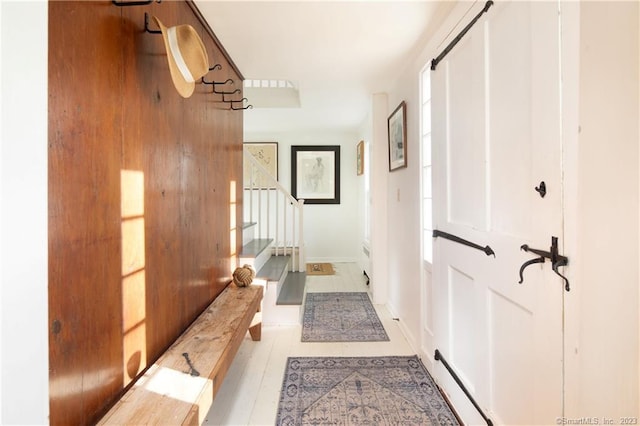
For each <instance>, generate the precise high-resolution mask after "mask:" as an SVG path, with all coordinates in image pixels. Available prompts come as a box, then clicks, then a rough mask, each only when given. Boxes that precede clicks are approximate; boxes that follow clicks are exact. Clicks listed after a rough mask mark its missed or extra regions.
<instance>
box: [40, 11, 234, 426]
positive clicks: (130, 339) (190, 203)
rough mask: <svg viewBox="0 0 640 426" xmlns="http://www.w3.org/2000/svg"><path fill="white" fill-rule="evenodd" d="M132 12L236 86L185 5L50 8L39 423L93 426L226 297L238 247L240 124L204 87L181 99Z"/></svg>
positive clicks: (162, 57) (220, 51)
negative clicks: (43, 400) (200, 53)
mask: <svg viewBox="0 0 640 426" xmlns="http://www.w3.org/2000/svg"><path fill="white" fill-rule="evenodd" d="M145 12H147V13H149V14H150V15H154V14H155V15H156V16H158V17H159V18H160V19H161V20H162V21H163V23H164V24H165V25H167V26H173V25H178V24H183V23H188V24H191V25H193V26H194V28H196V29H197V30H198V31H200V32H201V34H202V38H203V41H204V42H205V44H206V45H207V49H208V54H209V56H210V57H212V61H216V62H220V63H221V64H222V66H223V70H222V71H221V73H220V71H214V73H220V75H219V76H218V75H216V76H215V78H216V80H218V78H223V81H224V80H225V79H227V78H233V79H234V80H235V82H236V83H235V84H236V86H237V87H242V76H241V74H240V73H239V71H238V70H237V67H235V64H233V61H231V59H230V58H229V57H228V55H227V54H226V52H225V51H224V48H222V47H221V46H220V45H219V42H218V41H217V39H216V38H215V35H213V34H212V32H211V29H210V28H209V27H208V25H206V23H203V22H201V16H200V15H199V13H198V11H197V8H195V5H194V4H193V3H191V2H187V3H185V2H163V3H161V4H157V3H152V4H151V5H148V6H144V7H116V6H113V5H112V4H111V2H106V1H102V2H51V3H50V15H49V19H50V26H49V28H50V47H49V53H50V64H49V70H50V78H49V79H50V81H49V90H50V107H49V109H50V113H49V120H50V124H49V127H50V129H49V139H50V154H49V164H50V166H49V167H50V171H49V182H50V188H49V203H50V213H49V216H50V219H49V220H50V223H49V228H50V237H49V249H50V267H49V269H50V270H49V275H50V290H49V297H50V320H51V334H50V340H51V343H50V366H51V374H50V377H51V423H52V424H91V423H93V422H95V421H96V420H97V419H98V418H99V417H100V416H101V415H102V414H103V413H104V412H105V411H106V409H108V407H109V406H110V405H111V404H112V403H113V402H115V400H116V399H117V398H118V397H119V396H120V394H121V393H122V391H123V389H124V388H126V386H127V385H128V384H130V383H131V382H132V381H133V380H134V378H135V377H136V376H139V375H140V374H141V373H142V371H143V370H144V368H145V367H146V366H148V365H150V364H151V363H153V362H154V361H155V359H156V358H157V357H158V356H159V355H160V354H161V353H162V352H163V351H164V350H165V349H166V348H167V347H168V346H169V345H170V344H171V343H172V342H173V341H174V340H175V339H176V338H177V337H178V335H179V334H180V333H181V332H182V331H183V330H184V329H185V328H186V327H187V326H188V325H189V324H190V323H191V322H192V321H193V320H194V319H195V318H196V317H197V315H198V314H199V313H200V312H201V311H202V310H203V309H204V308H205V307H206V306H207V305H208V304H209V303H210V302H211V301H212V300H213V298H215V296H216V295H218V294H219V293H220V292H221V291H222V290H223V289H224V287H225V286H226V285H227V284H228V282H229V280H230V273H231V268H232V266H233V265H232V264H231V261H232V260H231V259H232V257H231V256H232V255H233V254H235V253H238V252H239V250H240V248H241V242H242V241H241V233H240V232H241V229H240V227H241V223H242V222H241V220H242V213H241V198H240V197H241V194H242V191H241V184H240V182H241V180H240V179H241V176H242V169H241V168H242V111H230V110H229V109H228V108H229V106H228V104H225V103H222V102H220V95H214V94H212V93H211V87H210V86H206V85H203V84H198V85H197V87H196V91H195V93H194V94H193V95H192V97H191V98H189V99H183V98H181V97H180V96H179V95H178V93H177V91H176V90H175V88H174V87H173V83H172V81H171V77H170V74H169V69H168V64H167V57H166V51H165V47H164V43H163V40H162V36H161V35H157V34H150V33H147V32H145V31H144V13H145ZM151 25H152V27H153V26H154V24H153V23H151ZM62 46H64V49H62V48H61V47H62ZM240 98H241V96H240ZM232 181H233V182H236V184H235V192H236V196H235V198H234V197H232V196H231V193H230V191H232V190H233V186H232V185H231V182H232ZM234 199H235V200H236V203H240V204H237V206H236V209H235V211H234V210H232V209H231V206H230V203H231V200H234ZM231 215H235V225H236V226H238V227H239V228H238V231H237V232H238V233H237V234H236V240H237V241H236V242H235V246H236V247H235V249H233V248H232V244H233V243H232V241H231V229H230V227H231V226H232V224H234V221H233V220H232V218H231V217H232V216H231Z"/></svg>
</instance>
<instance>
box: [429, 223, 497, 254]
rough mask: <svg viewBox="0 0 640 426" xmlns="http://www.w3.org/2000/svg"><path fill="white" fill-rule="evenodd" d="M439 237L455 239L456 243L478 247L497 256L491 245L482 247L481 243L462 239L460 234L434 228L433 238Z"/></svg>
mask: <svg viewBox="0 0 640 426" xmlns="http://www.w3.org/2000/svg"><path fill="white" fill-rule="evenodd" d="M437 237H442V238H445V239H447V240H451V241H454V242H456V243H459V244H463V245H465V246H468V247H472V248H474V249H477V250H480V251H483V252H484V253H485V254H486V255H487V256H493V257H496V254H495V252H494V251H493V249H492V248H491V247H489V246H484V247H482V246H481V245H479V244H476V243H472V242H471V241H467V240H465V239H462V238H460V237H458V236H456V235H453V234H448V233H446V232H442V231H438V230H437V229H434V230H433V238H437Z"/></svg>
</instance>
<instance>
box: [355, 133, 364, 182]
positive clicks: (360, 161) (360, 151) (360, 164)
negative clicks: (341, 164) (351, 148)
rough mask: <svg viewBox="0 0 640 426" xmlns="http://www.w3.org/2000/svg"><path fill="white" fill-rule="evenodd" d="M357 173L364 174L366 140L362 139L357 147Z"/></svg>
mask: <svg viewBox="0 0 640 426" xmlns="http://www.w3.org/2000/svg"><path fill="white" fill-rule="evenodd" d="M356 174H357V175H358V176H360V175H362V174H364V141H360V142H359V143H358V148H357V149H356Z"/></svg>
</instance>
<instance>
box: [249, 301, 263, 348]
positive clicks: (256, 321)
mask: <svg viewBox="0 0 640 426" xmlns="http://www.w3.org/2000/svg"><path fill="white" fill-rule="evenodd" d="M249 334H250V335H251V340H253V341H254V342H259V341H260V339H261V338H262V313H261V312H260V310H259V309H258V312H256V314H255V315H254V317H253V321H251V325H250V326H249Z"/></svg>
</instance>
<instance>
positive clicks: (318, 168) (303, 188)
mask: <svg viewBox="0 0 640 426" xmlns="http://www.w3.org/2000/svg"><path fill="white" fill-rule="evenodd" d="M291 195H293V196H294V197H295V198H296V199H301V198H302V199H304V202H305V204H340V146H339V145H316V146H310V145H306V146H303V145H293V146H291Z"/></svg>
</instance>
